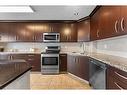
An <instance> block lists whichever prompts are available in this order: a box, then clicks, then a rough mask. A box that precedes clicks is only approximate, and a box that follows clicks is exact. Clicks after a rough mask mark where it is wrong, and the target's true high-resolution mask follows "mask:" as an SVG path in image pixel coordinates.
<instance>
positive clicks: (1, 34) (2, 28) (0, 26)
mask: <svg viewBox="0 0 127 95" xmlns="http://www.w3.org/2000/svg"><path fill="white" fill-rule="evenodd" d="M8 33H9V25H8V23H6V22H0V42H7V41H8V40H9V39H8Z"/></svg>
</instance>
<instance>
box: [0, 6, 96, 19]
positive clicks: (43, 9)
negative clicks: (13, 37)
mask: <svg viewBox="0 0 127 95" xmlns="http://www.w3.org/2000/svg"><path fill="white" fill-rule="evenodd" d="M95 7H96V6H92V5H90V6H88V5H84V6H31V8H32V9H33V10H34V12H33V13H0V20H78V19H81V18H83V17H86V16H88V15H89V14H90V13H91V12H92V11H93V9H94V8H95Z"/></svg>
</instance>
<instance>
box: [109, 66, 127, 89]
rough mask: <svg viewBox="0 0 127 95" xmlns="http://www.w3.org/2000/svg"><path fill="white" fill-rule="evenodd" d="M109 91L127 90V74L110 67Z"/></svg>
mask: <svg viewBox="0 0 127 95" xmlns="http://www.w3.org/2000/svg"><path fill="white" fill-rule="evenodd" d="M107 89H127V72H124V71H122V70H119V69H117V68H115V67H111V66H109V67H108V68H107Z"/></svg>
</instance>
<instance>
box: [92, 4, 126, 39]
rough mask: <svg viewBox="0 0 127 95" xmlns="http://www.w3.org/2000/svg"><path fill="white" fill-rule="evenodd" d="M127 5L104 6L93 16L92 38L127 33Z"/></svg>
mask: <svg viewBox="0 0 127 95" xmlns="http://www.w3.org/2000/svg"><path fill="white" fill-rule="evenodd" d="M126 10H127V7H126V6H102V7H101V8H100V9H98V11H97V12H96V13H95V14H94V15H93V16H92V17H91V34H90V35H91V36H90V37H91V40H98V39H104V38H110V37H116V36H121V35H125V34H127V33H126V32H127V24H126V22H127V12H126Z"/></svg>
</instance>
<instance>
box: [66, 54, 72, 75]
mask: <svg viewBox="0 0 127 95" xmlns="http://www.w3.org/2000/svg"><path fill="white" fill-rule="evenodd" d="M67 71H68V72H69V73H73V64H72V56H71V55H68V56H67Z"/></svg>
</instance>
